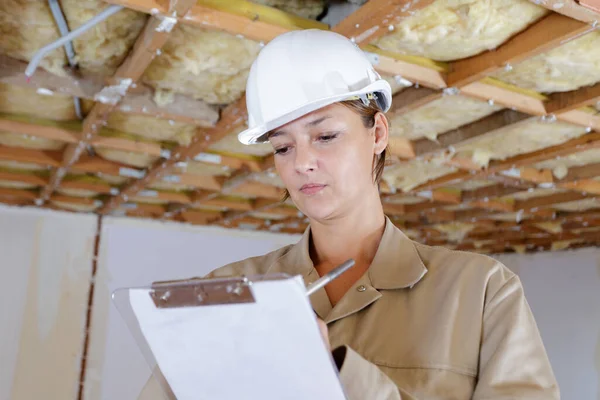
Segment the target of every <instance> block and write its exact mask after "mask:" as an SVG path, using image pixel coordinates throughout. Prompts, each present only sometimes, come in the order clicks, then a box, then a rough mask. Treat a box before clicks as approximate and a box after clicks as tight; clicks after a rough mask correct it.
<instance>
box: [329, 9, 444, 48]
mask: <svg viewBox="0 0 600 400" xmlns="http://www.w3.org/2000/svg"><path fill="white" fill-rule="evenodd" d="M431 3H433V0H424V1H410V0H393V1H390V0H370V1H368V2H367V3H365V4H363V5H362V6H361V7H360V8H359V9H358V10H356V11H354V12H353V13H352V14H350V15H349V16H348V17H346V18H345V19H344V20H342V21H341V22H340V23H339V24H337V25H336V26H334V27H333V28H332V30H333V31H334V32H337V33H340V34H342V35H344V36H346V37H348V38H352V39H354V41H355V42H356V43H358V44H361V43H371V42H373V41H374V40H375V39H378V38H380V37H382V36H384V35H387V34H389V33H390V32H391V31H393V30H394V26H395V25H397V24H398V23H400V22H401V21H402V19H404V18H407V17H410V16H411V15H412V14H414V13H415V11H418V10H420V9H423V8H425V7H427V6H428V5H430V4H431Z"/></svg>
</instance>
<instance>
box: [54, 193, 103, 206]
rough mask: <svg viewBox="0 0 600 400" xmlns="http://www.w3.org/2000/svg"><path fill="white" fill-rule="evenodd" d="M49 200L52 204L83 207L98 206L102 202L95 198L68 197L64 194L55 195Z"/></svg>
mask: <svg viewBox="0 0 600 400" xmlns="http://www.w3.org/2000/svg"><path fill="white" fill-rule="evenodd" d="M49 200H50V201H51V202H53V201H56V202H58V201H59V202H62V203H70V204H77V205H82V206H93V205H96V204H98V202H100V200H98V199H94V198H89V197H75V196H66V195H62V194H53V195H52V196H51V197H50V199H49Z"/></svg>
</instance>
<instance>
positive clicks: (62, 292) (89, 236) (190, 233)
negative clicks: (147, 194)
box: [0, 208, 600, 400]
mask: <svg viewBox="0 0 600 400" xmlns="http://www.w3.org/2000/svg"><path fill="white" fill-rule="evenodd" d="M95 221H96V219H95V217H93V216H85V215H75V214H65V213H56V212H45V211H39V210H27V209H25V210H23V209H14V208H11V209H7V208H0V282H1V284H2V286H3V287H4V290H0V400H8V399H11V400H21V399H27V400H29V399H32V398H45V399H60V400H64V399H75V398H76V394H77V384H78V381H79V366H80V363H81V359H80V358H81V353H82V347H83V343H82V341H83V327H84V323H85V313H86V312H87V294H88V290H89V283H90V282H89V278H90V273H91V259H92V249H93V237H94V232H95V229H96V225H95ZM297 238H298V237H297V236H287V235H272V234H264V233H244V232H239V231H226V230H221V229H217V228H201V227H190V226H183V225H178V224H162V223H158V222H153V221H142V220H130V219H115V218H106V219H105V220H104V223H103V228H102V240H101V245H100V255H99V260H98V271H97V276H96V286H95V296H94V299H93V300H94V303H93V304H94V306H93V309H92V325H91V336H90V348H89V354H88V357H89V358H88V369H87V374H86V382H85V391H84V398H85V399H86V400H97V399H102V400H105V399H106V400H109V399H110V400H113V399H119V400H134V399H135V398H136V395H137V393H138V392H139V390H140V388H141V386H142V385H143V383H144V382H145V380H146V379H147V377H148V375H149V369H148V367H147V366H146V365H145V361H144V360H143V358H142V356H141V353H140V352H139V350H138V349H137V347H136V345H135V344H134V342H133V339H132V338H131V336H130V334H129V332H128V330H127V328H126V326H125V324H124V323H123V321H122V320H121V317H120V315H118V314H117V311H116V309H115V308H114V306H113V305H112V303H111V300H110V293H111V292H112V291H113V290H114V289H116V288H118V287H124V286H139V285H147V284H150V283H151V282H153V281H156V280H163V279H178V278H187V277H191V276H201V275H204V274H206V273H207V272H209V271H210V270H212V269H213V268H216V267H218V266H221V265H223V264H227V263H229V262H231V261H235V260H238V259H242V258H245V257H249V256H252V255H258V254H263V253H265V252H268V251H270V250H273V249H276V248H278V247H280V246H283V245H285V244H288V243H293V242H295V241H296V240H297ZM54 239H58V241H57V242H53V240H54ZM497 258H498V259H499V260H500V261H502V262H503V263H505V264H506V265H507V266H508V267H509V268H511V269H512V270H514V271H515V272H516V273H518V274H519V275H520V277H521V280H522V281H523V285H524V287H525V293H526V295H527V298H528V300H529V303H530V305H531V307H532V309H533V312H534V314H535V317H536V320H537V323H538V325H539V328H540V331H541V333H542V337H543V339H544V343H545V345H546V348H547V351H548V354H549V357H550V360H551V362H552V364H553V367H554V371H555V373H556V375H557V378H558V381H559V384H560V386H561V391H562V398H563V399H566V400H571V399H577V400H579V399H585V400H587V399H596V400H600V388H599V383H598V382H599V381H600V250H598V249H583V250H577V251H567V252H558V253H546V254H537V255H516V254H514V255H501V256H498V257H497ZM43 374H47V375H46V376H45V377H43V376H42V375H43ZM28 377H33V378H34V379H35V380H34V384H27V383H26V382H25V378H28Z"/></svg>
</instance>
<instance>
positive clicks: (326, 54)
mask: <svg viewBox="0 0 600 400" xmlns="http://www.w3.org/2000/svg"><path fill="white" fill-rule="evenodd" d="M367 95H368V96H369V98H375V101H376V102H377V105H378V106H379V108H380V109H381V110H382V111H383V112H386V111H388V110H389V108H390V106H391V103H392V88H391V87H390V84H389V83H388V82H387V81H385V80H384V79H382V78H381V76H380V75H379V74H378V73H377V72H376V71H375V69H374V68H373V66H372V65H371V63H370V61H369V59H368V58H367V57H366V55H365V54H364V53H363V52H362V50H360V49H359V48H358V46H356V45H355V44H354V43H352V42H351V41H350V40H349V39H348V38H346V37H345V36H342V35H340V34H338V33H335V32H331V31H325V30H318V29H306V30H297V31H291V32H287V33H284V34H282V35H280V36H278V37H276V38H275V39H273V40H272V41H271V42H269V43H268V44H267V45H266V46H265V47H264V48H263V49H262V50H261V52H260V53H259V55H258V57H257V58H256V60H255V61H254V63H253V64H252V67H251V68H250V74H249V76H248V82H247V83H246V107H247V108H248V129H246V130H245V131H243V132H241V133H240V134H239V135H238V139H239V141H240V142H242V143H244V144H253V143H261V142H265V141H266V140H267V137H266V135H265V134H266V133H268V132H270V131H272V130H273V129H276V128H278V127H280V126H282V125H285V124H287V123H288V122H291V121H294V120H295V119H297V118H300V117H302V116H303V115H306V114H308V113H310V112H313V111H315V110H318V109H320V108H322V107H325V106H328V105H330V104H333V103H336V102H339V101H344V100H349V99H352V98H361V99H363V100H364V99H366V98H367ZM371 95H372V96H371Z"/></svg>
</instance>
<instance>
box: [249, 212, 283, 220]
mask: <svg viewBox="0 0 600 400" xmlns="http://www.w3.org/2000/svg"><path fill="white" fill-rule="evenodd" d="M250 216H251V217H254V218H260V219H270V220H274V221H276V220H281V219H286V218H287V217H286V216H285V215H280V214H269V213H268V212H256V213H251V214H250Z"/></svg>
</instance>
